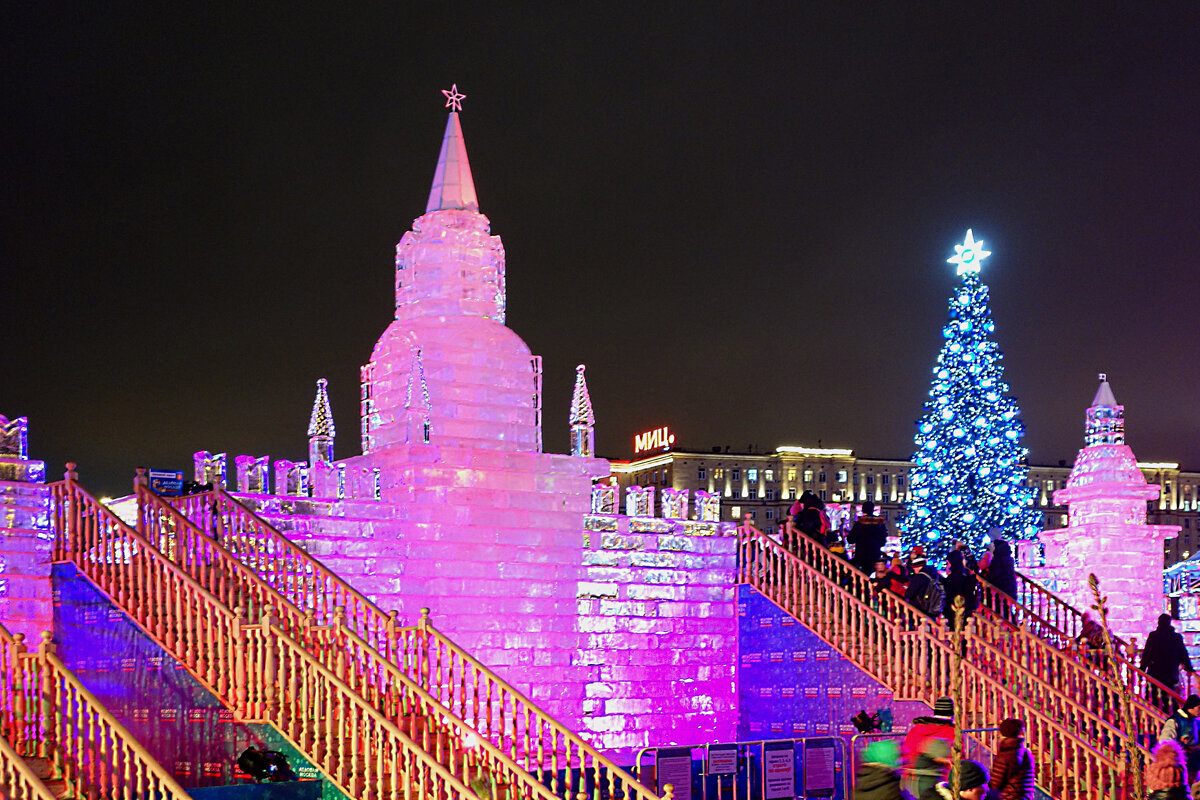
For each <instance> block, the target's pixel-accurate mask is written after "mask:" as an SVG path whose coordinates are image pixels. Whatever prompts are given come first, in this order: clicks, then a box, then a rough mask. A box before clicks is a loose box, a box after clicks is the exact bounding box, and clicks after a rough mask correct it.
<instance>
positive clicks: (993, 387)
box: [900, 231, 1041, 562]
mask: <svg viewBox="0 0 1200 800" xmlns="http://www.w3.org/2000/svg"><path fill="white" fill-rule="evenodd" d="M954 249H955V251H956V252H955V255H954V256H953V257H951V258H949V259H948V260H947V261H948V263H950V264H957V265H958V275H959V277H960V278H961V279H962V283H961V284H960V285H959V287H958V288H957V289H956V290H955V292H954V294H953V295H952V296H951V298H950V321H949V322H948V323H947V324H946V327H945V328H943V329H942V335H943V336H944V337H945V339H946V343H945V344H944V345H943V346H942V351H941V352H940V353H939V354H938V358H937V366H936V367H934V370H933V383H932V385H931V386H930V389H929V399H928V400H927V401H926V402H925V413H924V415H923V416H922V417H921V420H920V421H919V422H918V423H917V435H916V437H915V439H914V442H915V444H916V452H914V453H913V457H912V462H913V467H912V470H911V472H910V473H909V484H910V487H909V488H910V491H911V494H912V499H911V500H910V501H909V502H908V511H907V513H906V514H905V516H904V519H903V520H901V523H900V529H901V532H902V539H903V542H904V546H905V547H906V548H909V547H912V546H913V545H917V544H920V545H923V546H924V547H925V551H926V553H927V554H928V555H929V557H930V558H931V559H932V560H934V561H937V562H943V561H944V560H945V558H946V554H947V553H949V552H950V549H951V548H952V547H953V545H954V540H955V539H962V540H963V541H964V542H967V543H968V544H969V545H970V547H971V549H972V550H975V551H976V552H978V550H979V547H980V545H981V544H982V543H983V541H984V540H985V538H986V537H987V535H988V532H989V531H990V530H991V529H992V528H999V529H1000V530H1001V531H1002V532H1003V533H1004V535H1005V537H1006V538H1008V539H1010V540H1011V539H1032V538H1033V537H1035V536H1036V535H1037V533H1038V530H1039V528H1040V525H1041V515H1040V514H1039V513H1038V511H1037V509H1035V508H1034V507H1033V495H1034V490H1033V489H1032V488H1030V487H1027V486H1026V485H1025V476H1026V473H1027V472H1028V468H1027V466H1026V464H1025V457H1026V455H1027V454H1028V452H1029V451H1028V450H1027V449H1026V448H1025V447H1023V446H1022V445H1021V436H1022V434H1023V433H1024V430H1025V429H1024V426H1023V425H1022V424H1021V410H1020V408H1018V407H1017V401H1016V399H1015V398H1014V397H1012V396H1010V395H1009V394H1008V391H1009V387H1008V384H1007V383H1005V381H1004V367H1003V365H1002V364H1001V361H1002V360H1003V358H1004V356H1003V354H1002V353H1001V352H1000V349H999V347H997V346H996V343H995V342H994V341H992V339H991V336H992V334H993V333H994V332H995V330H996V324H995V323H994V322H992V314H991V311H990V310H989V308H988V288H987V286H986V285H985V284H983V283H982V282H981V281H980V280H979V262H980V261H982V260H983V259H985V258H987V257H988V256H989V255H991V252H990V251H988V250H984V249H983V242H982V241H978V242H977V241H975V237H974V236H973V235H972V233H971V231H967V238H966V240H965V241H964V242H963V244H959V245H955V246H954Z"/></svg>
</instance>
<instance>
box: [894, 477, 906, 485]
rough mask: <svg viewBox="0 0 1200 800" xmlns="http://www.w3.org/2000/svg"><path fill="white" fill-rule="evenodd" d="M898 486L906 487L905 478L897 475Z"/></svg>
mask: <svg viewBox="0 0 1200 800" xmlns="http://www.w3.org/2000/svg"><path fill="white" fill-rule="evenodd" d="M896 485H897V486H903V485H904V476H903V475H897V476H896Z"/></svg>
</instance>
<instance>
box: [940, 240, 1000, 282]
mask: <svg viewBox="0 0 1200 800" xmlns="http://www.w3.org/2000/svg"><path fill="white" fill-rule="evenodd" d="M991 254H992V251H991V250H984V249H983V239H980V240H979V241H978V242H977V241H975V236H974V234H972V233H971V229H970V228H967V238H966V239H964V240H963V243H962V244H956V245H954V255H952V256H950V257H949V258H947V259H946V263H947V264H958V274H959V275H962V274H963V273H964V272H979V262H980V261H983V260H984V259H985V258H987V257H988V256H990V255H991Z"/></svg>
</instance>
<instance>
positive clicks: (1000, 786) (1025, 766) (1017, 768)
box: [988, 719, 1034, 800]
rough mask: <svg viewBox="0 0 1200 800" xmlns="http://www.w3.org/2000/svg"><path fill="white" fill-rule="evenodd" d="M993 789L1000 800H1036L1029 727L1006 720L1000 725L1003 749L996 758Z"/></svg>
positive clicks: (993, 764)
mask: <svg viewBox="0 0 1200 800" xmlns="http://www.w3.org/2000/svg"><path fill="white" fill-rule="evenodd" d="M988 785H989V786H991V789H992V791H993V792H995V794H996V796H997V797H999V798H1000V800H1033V798H1034V788H1033V787H1034V764H1033V754H1032V753H1030V752H1029V748H1028V747H1026V746H1025V723H1024V722H1022V721H1021V720H1019V719H1006V720H1004V721H1003V722H1001V723H1000V745H999V746H998V747H997V748H996V755H995V756H994V757H993V758H992V777H991V780H990V781H989V784H988Z"/></svg>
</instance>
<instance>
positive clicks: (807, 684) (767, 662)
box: [737, 585, 931, 741]
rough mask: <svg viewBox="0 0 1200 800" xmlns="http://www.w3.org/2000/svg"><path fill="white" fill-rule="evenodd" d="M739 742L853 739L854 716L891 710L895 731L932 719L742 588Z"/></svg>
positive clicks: (752, 591)
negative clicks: (843, 737)
mask: <svg viewBox="0 0 1200 800" xmlns="http://www.w3.org/2000/svg"><path fill="white" fill-rule="evenodd" d="M737 614H738V666H737V679H738V705H739V708H740V711H741V714H740V716H739V718H738V727H737V737H738V740H739V741H756V740H759V739H790V738H797V737H802V736H839V735H841V736H851V735H853V734H854V733H855V728H854V725H853V724H852V723H851V722H850V717H852V716H854V715H855V714H857V713H858V712H859V711H866V712H867V713H868V714H872V713H874V712H876V711H878V710H879V709H881V708H890V709H891V711H892V717H893V726H894V728H893V729H894V730H895V731H897V732H900V731H904V730H907V728H908V726H909V725H910V724H911V723H912V721H913V720H914V719H915V718H917V717H918V716H921V715H922V714H929V713H931V709H930V708H929V707H928V706H926V705H925V704H924V703H919V702H915V701H911V700H905V701H900V700H895V699H894V698H893V696H892V691H891V689H889V688H888V687H886V686H884V685H883V684H881V683H879V682H878V681H876V680H875V679H874V678H872V677H871V676H870V675H868V674H867V673H865V672H863V671H862V670H861V669H859V668H858V667H857V666H855V664H854V662H852V661H850V660H849V659H846V658H844V657H843V656H842V655H841V654H840V653H838V652H837V651H836V650H834V649H833V648H832V647H830V646H829V644H827V643H826V642H824V641H823V640H822V639H821V638H820V637H819V636H817V635H816V634H815V633H813V632H812V631H811V630H809V629H808V628H806V627H805V626H804V625H802V624H801V623H799V622H797V621H796V620H795V618H793V617H792V616H790V615H789V614H787V613H785V612H784V611H783V609H781V608H780V607H779V606H777V605H775V604H774V603H772V602H771V601H770V600H768V599H767V598H765V597H763V596H762V595H761V594H760V593H759V592H758V590H756V589H754V588H753V587H750V586H745V585H743V586H739V587H738V599H737Z"/></svg>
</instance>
